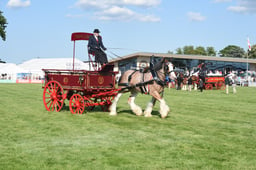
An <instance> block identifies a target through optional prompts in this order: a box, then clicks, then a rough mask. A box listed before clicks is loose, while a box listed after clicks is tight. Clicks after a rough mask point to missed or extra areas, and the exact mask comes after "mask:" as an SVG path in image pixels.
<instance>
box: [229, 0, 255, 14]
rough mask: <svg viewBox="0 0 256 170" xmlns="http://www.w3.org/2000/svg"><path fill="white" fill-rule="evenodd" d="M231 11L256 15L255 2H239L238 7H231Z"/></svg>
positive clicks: (242, 0) (253, 0) (252, 0)
mask: <svg viewBox="0 0 256 170" xmlns="http://www.w3.org/2000/svg"><path fill="white" fill-rule="evenodd" d="M228 10H229V11H232V12H238V13H256V1H255V0H237V5H236V6H229V7H228Z"/></svg>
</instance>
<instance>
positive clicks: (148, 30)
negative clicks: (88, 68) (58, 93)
mask: <svg viewBox="0 0 256 170" xmlns="http://www.w3.org/2000/svg"><path fill="white" fill-rule="evenodd" d="M0 10H1V11H3V15H4V16H5V17H6V19H7V20H8V25H7V29H6V31H7V39H6V41H2V40H0V58H1V59H2V60H4V61H6V62H10V63H16V64H20V63H22V62H24V61H27V60H29V59H32V58H38V57H39V58H67V57H72V55H73V52H72V50H73V42H71V40H70V37H71V33H72V32H92V31H93V30H94V28H98V29H100V31H101V35H102V37H103V42H104V45H105V46H106V47H107V48H108V50H107V52H108V54H109V59H111V58H113V57H115V56H113V54H111V52H112V53H115V54H117V55H119V56H123V55H128V54H131V53H135V52H154V53H167V52H168V51H173V52H175V50H176V49H177V48H179V47H183V46H185V45H193V46H195V47H196V46H203V47H208V46H212V47H214V48H215V50H217V51H219V50H221V49H223V48H225V47H226V46H228V45H237V46H240V47H242V48H244V49H245V50H247V48H248V46H247V37H249V38H250V43H251V44H254V43H255V41H256V31H255V30H256V0H65V1H64V0H1V1H0ZM76 44H77V46H76V48H77V55H76V57H77V58H78V59H80V60H87V52H86V45H87V42H85V41H80V42H77V43H76ZM114 48H120V49H114Z"/></svg>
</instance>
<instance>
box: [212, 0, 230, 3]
mask: <svg viewBox="0 0 256 170" xmlns="http://www.w3.org/2000/svg"><path fill="white" fill-rule="evenodd" d="M213 2H214V3H222V2H232V0H214V1H213Z"/></svg>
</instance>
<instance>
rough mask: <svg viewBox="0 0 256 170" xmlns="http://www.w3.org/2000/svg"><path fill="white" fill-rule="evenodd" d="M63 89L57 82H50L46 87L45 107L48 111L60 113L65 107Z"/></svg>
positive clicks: (44, 94) (44, 95)
mask: <svg viewBox="0 0 256 170" xmlns="http://www.w3.org/2000/svg"><path fill="white" fill-rule="evenodd" d="M62 95H63V89H62V87H61V85H60V83H58V82H57V81H49V82H48V83H47V84H46V86H45V87H44V92H43V100H44V106H45V108H46V110H48V111H54V110H55V111H57V112H59V111H60V110H61V108H62V107H63V103H64V99H63V96H62Z"/></svg>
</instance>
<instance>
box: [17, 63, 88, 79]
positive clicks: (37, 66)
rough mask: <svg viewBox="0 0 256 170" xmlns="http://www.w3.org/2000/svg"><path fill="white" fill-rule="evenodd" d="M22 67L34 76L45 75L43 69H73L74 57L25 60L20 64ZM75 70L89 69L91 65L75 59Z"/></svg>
mask: <svg viewBox="0 0 256 170" xmlns="http://www.w3.org/2000/svg"><path fill="white" fill-rule="evenodd" d="M18 66H19V67H20V68H22V69H25V70H28V72H29V73H32V76H36V77H44V72H43V71H42V69H65V70H67V69H68V70H72V69H73V58H44V59H42V58H36V59H31V60H28V61H25V62H24V63H22V64H19V65H18ZM74 69H75V70H88V69H89V65H88V64H86V63H84V62H82V61H80V60H78V59H75V64H74Z"/></svg>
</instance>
